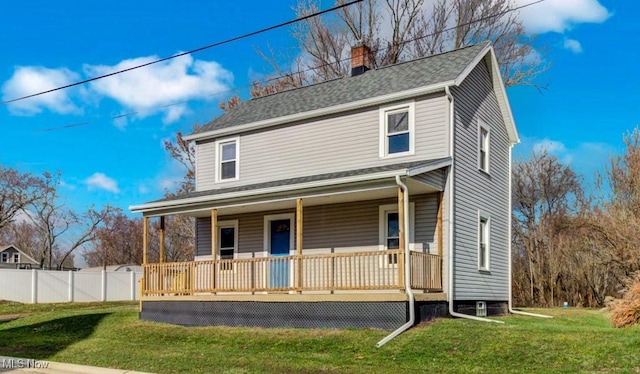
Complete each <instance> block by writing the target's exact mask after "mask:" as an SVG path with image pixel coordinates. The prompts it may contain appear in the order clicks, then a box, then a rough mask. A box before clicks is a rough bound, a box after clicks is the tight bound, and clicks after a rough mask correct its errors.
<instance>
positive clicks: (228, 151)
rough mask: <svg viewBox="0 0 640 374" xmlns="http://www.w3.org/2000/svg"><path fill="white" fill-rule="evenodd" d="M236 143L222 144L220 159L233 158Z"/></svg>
mask: <svg viewBox="0 0 640 374" xmlns="http://www.w3.org/2000/svg"><path fill="white" fill-rule="evenodd" d="M235 158H236V143H235V142H233V143H227V144H223V145H222V161H229V160H235Z"/></svg>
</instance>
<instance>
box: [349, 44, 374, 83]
mask: <svg viewBox="0 0 640 374" xmlns="http://www.w3.org/2000/svg"><path fill="white" fill-rule="evenodd" d="M367 70H371V49H369V47H368V46H366V45H365V44H364V43H360V44H358V45H356V46H355V47H352V48H351V76H352V77H355V76H356V75H360V74H364V73H365V72H366V71H367Z"/></svg>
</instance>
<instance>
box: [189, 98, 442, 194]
mask: <svg viewBox="0 0 640 374" xmlns="http://www.w3.org/2000/svg"><path fill="white" fill-rule="evenodd" d="M405 102H408V101H400V102H398V103H396V104H399V103H405ZM389 105H394V104H389ZM386 106H387V105H385V106H383V107H386ZM380 108H381V107H380V106H374V107H370V108H366V109H362V110H357V111H351V112H347V113H339V114H335V115H332V116H327V117H322V118H319V119H314V120H311V121H307V122H303V123H296V124H292V125H288V126H280V127H275V128H268V129H264V130H261V131H254V132H249V133H244V134H241V135H240V156H239V165H240V172H239V175H240V178H239V180H238V181H230V182H224V183H217V184H216V183H215V162H216V160H215V158H216V154H215V142H214V141H208V142H201V143H198V144H197V148H198V151H197V155H198V162H197V166H196V185H197V189H198V190H199V191H203V190H208V189H212V188H216V187H232V186H236V185H244V184H252V183H260V182H265V181H272V180H280V179H287V178H292V177H300V176H309V175H315V174H322V173H329V172H339V171H346V170H355V169H361V168H367V167H374V166H382V165H389V164H395V163H399V162H407V161H418V160H429V159H436V158H441V157H446V156H447V155H448V149H447V144H448V140H447V128H446V126H445V125H444V124H446V123H447V115H448V113H447V101H446V97H445V96H444V94H436V95H430V96H424V97H421V98H418V99H416V100H415V132H416V133H415V152H414V154H413V155H407V156H401V157H390V158H380V152H379V149H380V110H379V109H380ZM222 139H224V138H221V139H218V140H222Z"/></svg>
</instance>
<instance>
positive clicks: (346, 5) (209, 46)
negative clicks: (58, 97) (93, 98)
mask: <svg viewBox="0 0 640 374" xmlns="http://www.w3.org/2000/svg"><path fill="white" fill-rule="evenodd" d="M362 1H363V0H353V1H351V2H348V3H345V4H342V5H338V6H334V7H333V8H329V9H325V10H323V11H320V12H316V13H312V14H308V15H306V16H303V17H300V18H296V19H292V20H289V21H287V22H283V23H279V24H277V25H273V26H269V27H267V28H264V29H261V30H257V31H253V32H250V33H248V34H244V35H240V36H236V37H233V38H231V39H227V40H223V41H221V42H217V43H213V44H209V45H206V46H204V47H200V48H196V49H192V50H190V51H187V52H182V53H178V54H177V55H173V56H169V57H164V58H161V59H158V60H154V61H150V62H147V63H144V64H141V65H136V66H132V67H130V68H126V69H122V70H118V71H114V72H111V73H108V74H104V75H100V76H97V77H93V78H89V79H85V80H83V81H79V82H75V83H71V84H68V85H66V86H61V87H57V88H53V89H50V90H47V91H42V92H38V93H34V94H31V95H27V96H22V97H18V98H15V99H11V100H6V101H3V102H1V103H0V105H6V104H9V103H13V102H16V101H20V100H25V99H28V98H31V97H36V96H40V95H44V94H47V93H51V92H55V91H59V90H63V89H65V88H69V87H74V86H78V85H81V84H85V83H88V82H92V81H96V80H99V79H103V78H107V77H111V76H114V75H117V74H122V73H124V72H127V71H131V70H136V69H140V68H143V67H145V66H149V65H153V64H157V63H160V62H164V61H168V60H171V59H174V58H178V57H182V56H185V55H188V54H193V53H196V52H200V51H204V50H205V49H210V48H214V47H219V46H221V45H224V44H228V43H231V42H235V41H238V40H241V39H245V38H248V37H250V36H254V35H258V34H262V33H264V32H267V31H271V30H274V29H277V28H280V27H284V26H288V25H291V24H294V23H297V22H300V21H304V20H307V19H309V18H314V17H317V16H319V15H322V14H325V13H329V12H333V11H334V10H338V9H341V8H345V7H348V6H350V5H353V4H356V3H360V2H362Z"/></svg>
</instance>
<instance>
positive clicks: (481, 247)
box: [478, 213, 490, 271]
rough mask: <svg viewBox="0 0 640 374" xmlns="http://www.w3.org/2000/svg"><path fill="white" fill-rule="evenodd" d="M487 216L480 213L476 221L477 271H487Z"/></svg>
mask: <svg viewBox="0 0 640 374" xmlns="http://www.w3.org/2000/svg"><path fill="white" fill-rule="evenodd" d="M489 257H490V256H489V215H487V214H484V213H480V215H479V220H478V269H479V270H486V271H488V270H489Z"/></svg>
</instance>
